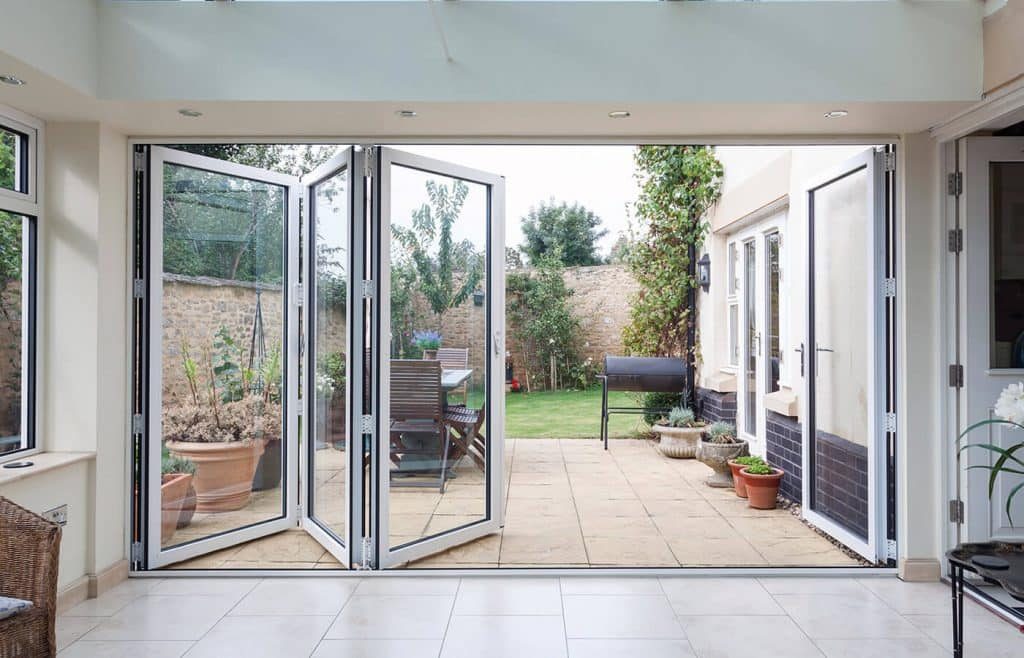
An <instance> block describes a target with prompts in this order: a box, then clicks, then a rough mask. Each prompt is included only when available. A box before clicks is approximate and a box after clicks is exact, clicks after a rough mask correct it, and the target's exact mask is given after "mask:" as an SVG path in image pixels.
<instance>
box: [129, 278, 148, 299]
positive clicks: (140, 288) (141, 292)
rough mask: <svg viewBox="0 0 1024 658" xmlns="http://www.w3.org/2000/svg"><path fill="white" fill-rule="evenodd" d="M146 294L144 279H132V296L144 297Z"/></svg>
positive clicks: (136, 297)
mask: <svg viewBox="0 0 1024 658" xmlns="http://www.w3.org/2000/svg"><path fill="white" fill-rule="evenodd" d="M145 296H146V282H145V281H143V280H142V279H135V280H134V281H132V297H134V298H135V299H142V298H143V297H145Z"/></svg>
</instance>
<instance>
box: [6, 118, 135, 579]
mask: <svg viewBox="0 0 1024 658" xmlns="http://www.w3.org/2000/svg"><path fill="white" fill-rule="evenodd" d="M45 141H46V149H45V154H44V166H45V190H44V194H45V197H44V209H43V216H42V217H41V218H40V232H39V238H40V242H39V259H40V263H39V279H40V280H39V318H38V327H39V329H38V332H39V333H38V341H39V342H38V345H39V348H38V352H39V377H38V381H39V389H38V394H37V399H38V405H37V414H38V418H39V437H40V444H41V447H42V448H43V449H44V450H46V451H53V452H94V453H95V458H94V459H92V460H89V461H87V462H79V463H76V464H74V465H72V466H68V467H63V468H60V469H57V470H53V471H48V472H45V473H40V474H38V475H31V476H29V477H26V478H24V479H22V480H19V481H17V482H15V483H13V484H9V485H6V486H5V487H4V490H3V491H2V492H0V493H3V495H6V496H9V497H10V498H11V499H12V500H14V501H15V502H18V503H20V504H22V505H24V506H25V507H28V508H29V509H32V510H34V511H37V512H41V511H43V510H46V509H49V508H51V507H54V506H56V505H59V504H63V503H67V504H68V505H69V515H68V516H69V521H68V526H67V527H66V529H65V534H64V539H63V542H62V546H61V551H62V553H63V554H65V555H66V557H62V561H61V574H60V581H61V583H62V585H66V584H68V583H72V582H75V581H76V580H78V579H80V578H82V577H83V576H89V575H94V574H97V573H100V572H102V571H104V570H105V569H107V568H108V567H110V566H112V565H114V564H115V563H117V562H119V561H120V560H122V559H124V557H125V505H126V496H127V491H128V485H127V481H126V448H127V446H126V444H125V441H126V437H127V435H128V433H127V421H128V409H129V406H128V405H129V402H128V401H129V396H128V390H127V374H126V373H127V372H128V354H127V350H128V346H129V341H128V339H127V309H128V302H127V279H126V277H127V275H126V272H127V265H126V258H127V235H128V222H127V207H126V205H127V201H126V197H127V187H126V186H127V176H128V157H127V154H128V145H127V140H126V138H125V137H124V136H122V135H119V134H117V133H115V132H113V131H111V130H110V129H108V128H106V127H104V126H102V125H100V124H98V123H50V124H47V125H46V127H45Z"/></svg>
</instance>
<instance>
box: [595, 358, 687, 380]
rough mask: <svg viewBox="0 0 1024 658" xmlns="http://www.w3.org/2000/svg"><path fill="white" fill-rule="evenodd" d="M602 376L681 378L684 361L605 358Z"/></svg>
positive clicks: (675, 359)
mask: <svg viewBox="0 0 1024 658" xmlns="http://www.w3.org/2000/svg"><path fill="white" fill-rule="evenodd" d="M604 374H605V375H607V376H609V377H614V376H616V375H631V376H632V375H647V376H652V375H653V376H658V377H683V376H685V375H686V361H684V360H683V359H679V358H676V357H669V356H606V357H604Z"/></svg>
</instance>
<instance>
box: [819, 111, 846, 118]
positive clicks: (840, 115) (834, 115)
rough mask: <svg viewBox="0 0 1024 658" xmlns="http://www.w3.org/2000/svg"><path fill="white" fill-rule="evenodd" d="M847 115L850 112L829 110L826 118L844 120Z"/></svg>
mask: <svg viewBox="0 0 1024 658" xmlns="http://www.w3.org/2000/svg"><path fill="white" fill-rule="evenodd" d="M847 114H849V111H847V110H829V111H828V112H826V113H825V118H826V119H842V118H843V117H845V116H846V115H847Z"/></svg>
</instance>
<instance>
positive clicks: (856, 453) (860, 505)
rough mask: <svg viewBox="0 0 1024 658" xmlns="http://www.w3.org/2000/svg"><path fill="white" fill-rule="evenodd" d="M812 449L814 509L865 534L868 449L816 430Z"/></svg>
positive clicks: (853, 530) (856, 531)
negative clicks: (813, 456) (813, 459)
mask: <svg viewBox="0 0 1024 658" xmlns="http://www.w3.org/2000/svg"><path fill="white" fill-rule="evenodd" d="M814 452H815V468H814V472H815V478H814V510H815V511H816V512H818V513H819V514H822V515H824V516H827V517H828V518H830V519H832V520H834V521H836V522H837V523H839V524H840V525H842V526H844V527H846V528H847V529H848V530H850V531H851V532H854V533H855V534H857V535H858V536H860V537H867V536H868V449H867V448H866V447H865V446H861V445H857V444H856V443H852V442H850V441H847V440H846V439H844V438H842V437H838V436H835V435H834V434H829V433H827V432H818V434H817V440H816V441H815V451H814Z"/></svg>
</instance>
